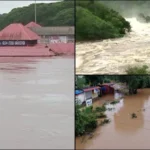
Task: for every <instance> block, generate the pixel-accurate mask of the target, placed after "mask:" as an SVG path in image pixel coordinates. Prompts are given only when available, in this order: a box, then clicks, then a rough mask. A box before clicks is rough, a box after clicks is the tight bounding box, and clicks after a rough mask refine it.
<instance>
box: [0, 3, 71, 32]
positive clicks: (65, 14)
mask: <svg viewBox="0 0 150 150" xmlns="http://www.w3.org/2000/svg"><path fill="white" fill-rule="evenodd" d="M30 21H34V4H31V5H29V6H26V7H22V8H15V9H13V10H12V11H11V12H9V13H8V14H2V15H0V29H3V28H4V27H5V26H7V25H9V24H10V23H14V22H22V23H23V24H27V23H29V22H30ZM37 23H38V24H40V25H42V26H73V25H74V2H73V1H63V2H57V3H49V4H48V3H38V4H37Z"/></svg>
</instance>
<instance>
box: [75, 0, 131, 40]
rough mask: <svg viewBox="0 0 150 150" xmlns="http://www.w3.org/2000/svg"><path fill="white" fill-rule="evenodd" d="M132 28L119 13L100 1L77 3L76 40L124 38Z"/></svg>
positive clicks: (92, 0) (89, 0) (88, 0)
mask: <svg viewBox="0 0 150 150" xmlns="http://www.w3.org/2000/svg"><path fill="white" fill-rule="evenodd" d="M130 30H131V26H130V23H129V22H128V21H126V20H125V19H124V18H123V17H122V16H121V15H120V14H119V13H118V12H117V11H115V10H113V9H110V8H109V7H107V6H105V4H102V3H101V2H100V1H95V0H86V1H81V0H79V1H76V39H77V40H78V41H82V40H101V39H108V38H117V37H122V36H124V34H125V33H126V31H130Z"/></svg>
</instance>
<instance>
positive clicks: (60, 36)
mask: <svg viewBox="0 0 150 150" xmlns="http://www.w3.org/2000/svg"><path fill="white" fill-rule="evenodd" d="M30 29H31V30H32V31H33V32H35V33H36V34H38V35H39V36H40V37H41V40H40V43H73V42H74V27H31V28H30Z"/></svg>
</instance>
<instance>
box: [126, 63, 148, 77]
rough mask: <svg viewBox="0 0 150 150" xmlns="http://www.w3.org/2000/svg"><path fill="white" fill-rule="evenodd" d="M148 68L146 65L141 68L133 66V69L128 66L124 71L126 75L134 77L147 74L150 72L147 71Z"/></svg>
mask: <svg viewBox="0 0 150 150" xmlns="http://www.w3.org/2000/svg"><path fill="white" fill-rule="evenodd" d="M148 69H149V68H148V66H147V65H143V66H135V67H131V66H129V67H128V68H127V69H126V70H125V71H126V73H127V74H129V75H135V74H143V75H146V74H149V73H150V72H149V71H148Z"/></svg>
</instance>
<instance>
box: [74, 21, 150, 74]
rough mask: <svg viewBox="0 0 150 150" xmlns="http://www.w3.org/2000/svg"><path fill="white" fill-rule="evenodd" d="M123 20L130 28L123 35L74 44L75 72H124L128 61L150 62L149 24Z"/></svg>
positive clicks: (134, 62)
mask: <svg viewBox="0 0 150 150" xmlns="http://www.w3.org/2000/svg"><path fill="white" fill-rule="evenodd" d="M126 20H128V21H129V22H130V24H131V26H132V32H130V33H129V34H127V35H125V37H123V38H118V39H108V40H103V41H95V42H84V43H77V44H76V73H78V74H106V73H109V74H124V73H125V69H126V68H127V67H128V66H129V65H132V66H135V65H136V66H137V65H138V66H139V65H141V66H142V65H143V64H145V65H148V66H149V65H150V59H149V57H150V34H149V33H150V24H146V23H140V22H138V21H137V20H136V18H127V19H126Z"/></svg>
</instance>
